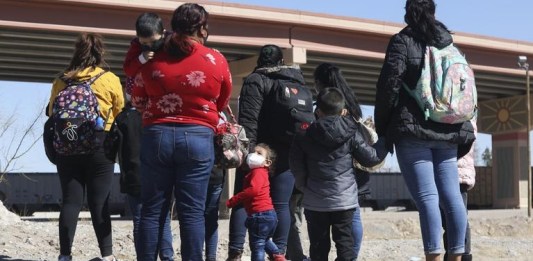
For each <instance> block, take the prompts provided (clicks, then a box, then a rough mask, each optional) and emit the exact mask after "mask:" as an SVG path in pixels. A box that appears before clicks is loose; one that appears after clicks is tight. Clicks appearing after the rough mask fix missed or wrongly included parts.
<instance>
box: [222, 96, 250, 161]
mask: <svg viewBox="0 0 533 261" xmlns="http://www.w3.org/2000/svg"><path fill="white" fill-rule="evenodd" d="M227 111H228V113H229V115H230V118H231V122H230V121H228V120H226V119H225V117H224V115H223V114H221V123H220V124H219V125H218V126H217V134H216V136H215V166H216V167H218V168H221V169H230V168H238V167H239V166H241V164H242V163H243V162H244V160H245V159H246V156H248V145H249V140H248V138H247V137H246V131H245V130H244V128H243V127H242V126H241V125H239V124H237V121H236V120H235V115H233V112H232V111H231V108H230V107H229V106H228V107H227Z"/></svg>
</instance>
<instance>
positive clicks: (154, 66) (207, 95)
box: [131, 43, 232, 130]
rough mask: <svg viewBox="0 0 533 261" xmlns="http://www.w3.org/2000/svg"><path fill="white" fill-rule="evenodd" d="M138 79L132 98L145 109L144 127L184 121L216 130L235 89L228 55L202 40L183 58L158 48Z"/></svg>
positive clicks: (140, 70)
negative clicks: (221, 112)
mask: <svg viewBox="0 0 533 261" xmlns="http://www.w3.org/2000/svg"><path fill="white" fill-rule="evenodd" d="M133 67H136V66H135V65H134V66H133ZM134 82H135V83H134V86H133V90H132V97H131V99H132V100H131V101H132V104H133V106H135V107H136V108H138V109H139V110H140V111H141V112H142V116H143V125H144V126H146V125H151V124H161V123H183V124H199V125H204V126H207V127H210V128H212V129H213V130H215V128H216V126H217V124H218V121H219V111H222V110H223V109H224V108H225V107H226V106H227V105H228V102H229V98H230V95H231V88H232V83H231V73H230V71H229V66H228V63H227V61H226V58H225V57H224V56H223V55H222V54H221V53H220V52H218V51H216V50H213V49H210V48H207V47H205V46H204V45H202V44H199V43H194V47H193V51H192V53H191V54H190V55H189V56H187V57H184V58H181V59H177V58H175V57H172V56H171V55H169V54H168V53H167V52H166V51H165V50H161V51H158V52H157V53H156V54H155V55H154V58H153V59H151V60H150V61H148V62H147V63H145V64H144V65H142V67H141V68H140V69H139V72H138V73H137V74H136V76H135V79H134Z"/></svg>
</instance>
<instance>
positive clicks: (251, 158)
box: [246, 152, 266, 169]
mask: <svg viewBox="0 0 533 261" xmlns="http://www.w3.org/2000/svg"><path fill="white" fill-rule="evenodd" d="M265 161H266V159H265V157H263V156H262V155H259V154H257V152H254V153H250V154H248V158H246V164H248V167H250V169H255V168H261V167H263V166H264V165H265Z"/></svg>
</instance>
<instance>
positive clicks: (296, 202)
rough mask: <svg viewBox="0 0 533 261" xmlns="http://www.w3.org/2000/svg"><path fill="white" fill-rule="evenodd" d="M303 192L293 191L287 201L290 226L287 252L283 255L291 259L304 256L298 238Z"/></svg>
mask: <svg viewBox="0 0 533 261" xmlns="http://www.w3.org/2000/svg"><path fill="white" fill-rule="evenodd" d="M302 200H303V194H302V193H293V194H292V196H291V200H290V202H289V208H290V211H291V228H290V230H289V240H288V242H287V252H286V253H285V256H286V257H287V259H289V260H291V261H302V260H304V259H305V258H306V256H305V255H304V251H303V249H302V241H301V239H300V235H301V230H300V227H301V226H302V218H303V213H304V209H303V207H302Z"/></svg>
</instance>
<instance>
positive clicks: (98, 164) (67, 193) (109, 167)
mask: <svg viewBox="0 0 533 261" xmlns="http://www.w3.org/2000/svg"><path fill="white" fill-rule="evenodd" d="M56 163H57V173H58V174H59V180H60V182H61V192H62V196H63V201H62V204H61V212H60V214H59V245H60V254H61V255H67V256H68V255H70V254H71V249H72V241H73V239H74V234H75V232H76V226H77V224H78V216H79V214H80V211H81V208H82V206H83V201H84V195H85V193H87V203H88V205H89V210H90V212H91V220H92V223H93V228H94V232H95V234H96V238H97V240H98V246H99V248H100V254H101V255H102V256H109V255H112V254H113V242H112V235H111V216H110V214H109V205H108V201H109V193H110V191H111V184H112V180H113V171H114V164H113V162H112V161H110V160H108V159H107V158H106V157H105V156H104V151H103V149H101V150H98V151H97V152H96V153H95V154H92V155H80V156H58V158H57V162H56ZM87 243H88V242H87Z"/></svg>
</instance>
